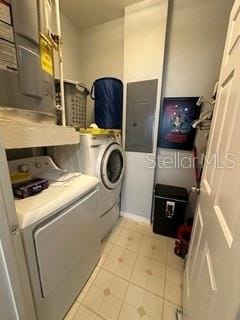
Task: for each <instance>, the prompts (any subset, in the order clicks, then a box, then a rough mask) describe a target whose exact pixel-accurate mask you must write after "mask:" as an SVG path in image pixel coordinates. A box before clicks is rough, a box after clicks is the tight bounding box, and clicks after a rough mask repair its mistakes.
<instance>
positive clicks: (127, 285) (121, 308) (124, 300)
mask: <svg viewBox="0 0 240 320" xmlns="http://www.w3.org/2000/svg"><path fill="white" fill-rule="evenodd" d="M142 241H143V238H142ZM142 241H141V245H142ZM137 258H138V254H137V256H136V260H135V262H134V265H133V268H132V271H131V274H130V276H129V280H128V285H127V290H126V292H125V295H124V298H123V301H122V305H121V308H120V311H119V315H118V320H119V318H120V315H121V311H122V308H123V305H124V303H125V300H126V297H127V293H128V289H129V286H130V279H131V277H132V275H133V271H134V269H135V266H136V263H137Z"/></svg>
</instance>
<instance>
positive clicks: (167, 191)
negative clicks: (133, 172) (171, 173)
mask: <svg viewBox="0 0 240 320" xmlns="http://www.w3.org/2000/svg"><path fill="white" fill-rule="evenodd" d="M155 195H156V196H159V197H163V198H167V199H177V200H182V201H188V192H187V190H186V189H185V188H181V187H175V186H168V185H165V184H156V186H155Z"/></svg>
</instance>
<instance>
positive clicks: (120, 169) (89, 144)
mask: <svg viewBox="0 0 240 320" xmlns="http://www.w3.org/2000/svg"><path fill="white" fill-rule="evenodd" d="M80 141H81V142H80V145H78V146H77V145H72V146H60V147H56V148H55V149H54V155H53V157H54V160H55V162H56V163H57V164H58V165H59V167H61V168H63V169H67V170H71V171H79V172H82V173H84V174H88V175H94V176H96V177H97V178H99V180H100V188H99V204H98V212H99V215H100V217H101V219H100V233H101V237H102V239H103V238H104V237H105V236H106V235H107V234H108V233H109V231H110V230H111V229H112V227H113V226H114V224H115V223H116V221H117V220H118V218H119V214H120V208H119V205H120V192H121V187H122V179H123V174H124V167H125V160H124V152H123V149H122V147H121V136H120V135H109V134H108V135H107V134H103V135H94V134H81V139H80Z"/></svg>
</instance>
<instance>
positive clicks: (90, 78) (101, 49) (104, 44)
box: [81, 18, 124, 124]
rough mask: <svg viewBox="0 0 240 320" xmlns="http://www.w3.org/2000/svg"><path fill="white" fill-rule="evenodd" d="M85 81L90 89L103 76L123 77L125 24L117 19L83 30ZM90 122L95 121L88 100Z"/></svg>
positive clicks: (82, 44)
mask: <svg viewBox="0 0 240 320" xmlns="http://www.w3.org/2000/svg"><path fill="white" fill-rule="evenodd" d="M81 48H82V59H83V81H84V83H86V85H87V86H88V88H89V89H90V88H91V86H92V83H93V82H94V80H96V79H97V78H101V77H106V76H110V77H116V78H119V79H122V78H123V48H124V24H123V18H121V19H116V20H113V21H110V22H107V23H104V24H101V25H98V26H96V27H93V28H89V29H86V30H84V31H83V32H82V38H81ZM88 102H89V103H88V124H90V123H91V122H93V120H94V116H93V102H92V101H91V100H90V99H89V101H88Z"/></svg>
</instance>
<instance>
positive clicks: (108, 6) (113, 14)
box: [60, 0, 141, 29]
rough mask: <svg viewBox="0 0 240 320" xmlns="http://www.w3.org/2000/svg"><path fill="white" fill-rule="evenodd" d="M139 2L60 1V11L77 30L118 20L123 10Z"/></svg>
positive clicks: (131, 0) (112, 0)
mask: <svg viewBox="0 0 240 320" xmlns="http://www.w3.org/2000/svg"><path fill="white" fill-rule="evenodd" d="M139 1H141V0H60V5H61V11H62V12H63V14H64V15H65V16H66V17H67V18H68V19H69V20H70V21H72V22H73V23H74V24H75V25H76V26H77V27H78V28H79V29H86V28H90V27H93V26H95V25H98V24H101V23H104V22H108V21H111V20H114V19H117V18H120V17H122V16H123V14H124V8H125V7H127V6H129V5H131V4H133V3H136V2H139Z"/></svg>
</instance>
